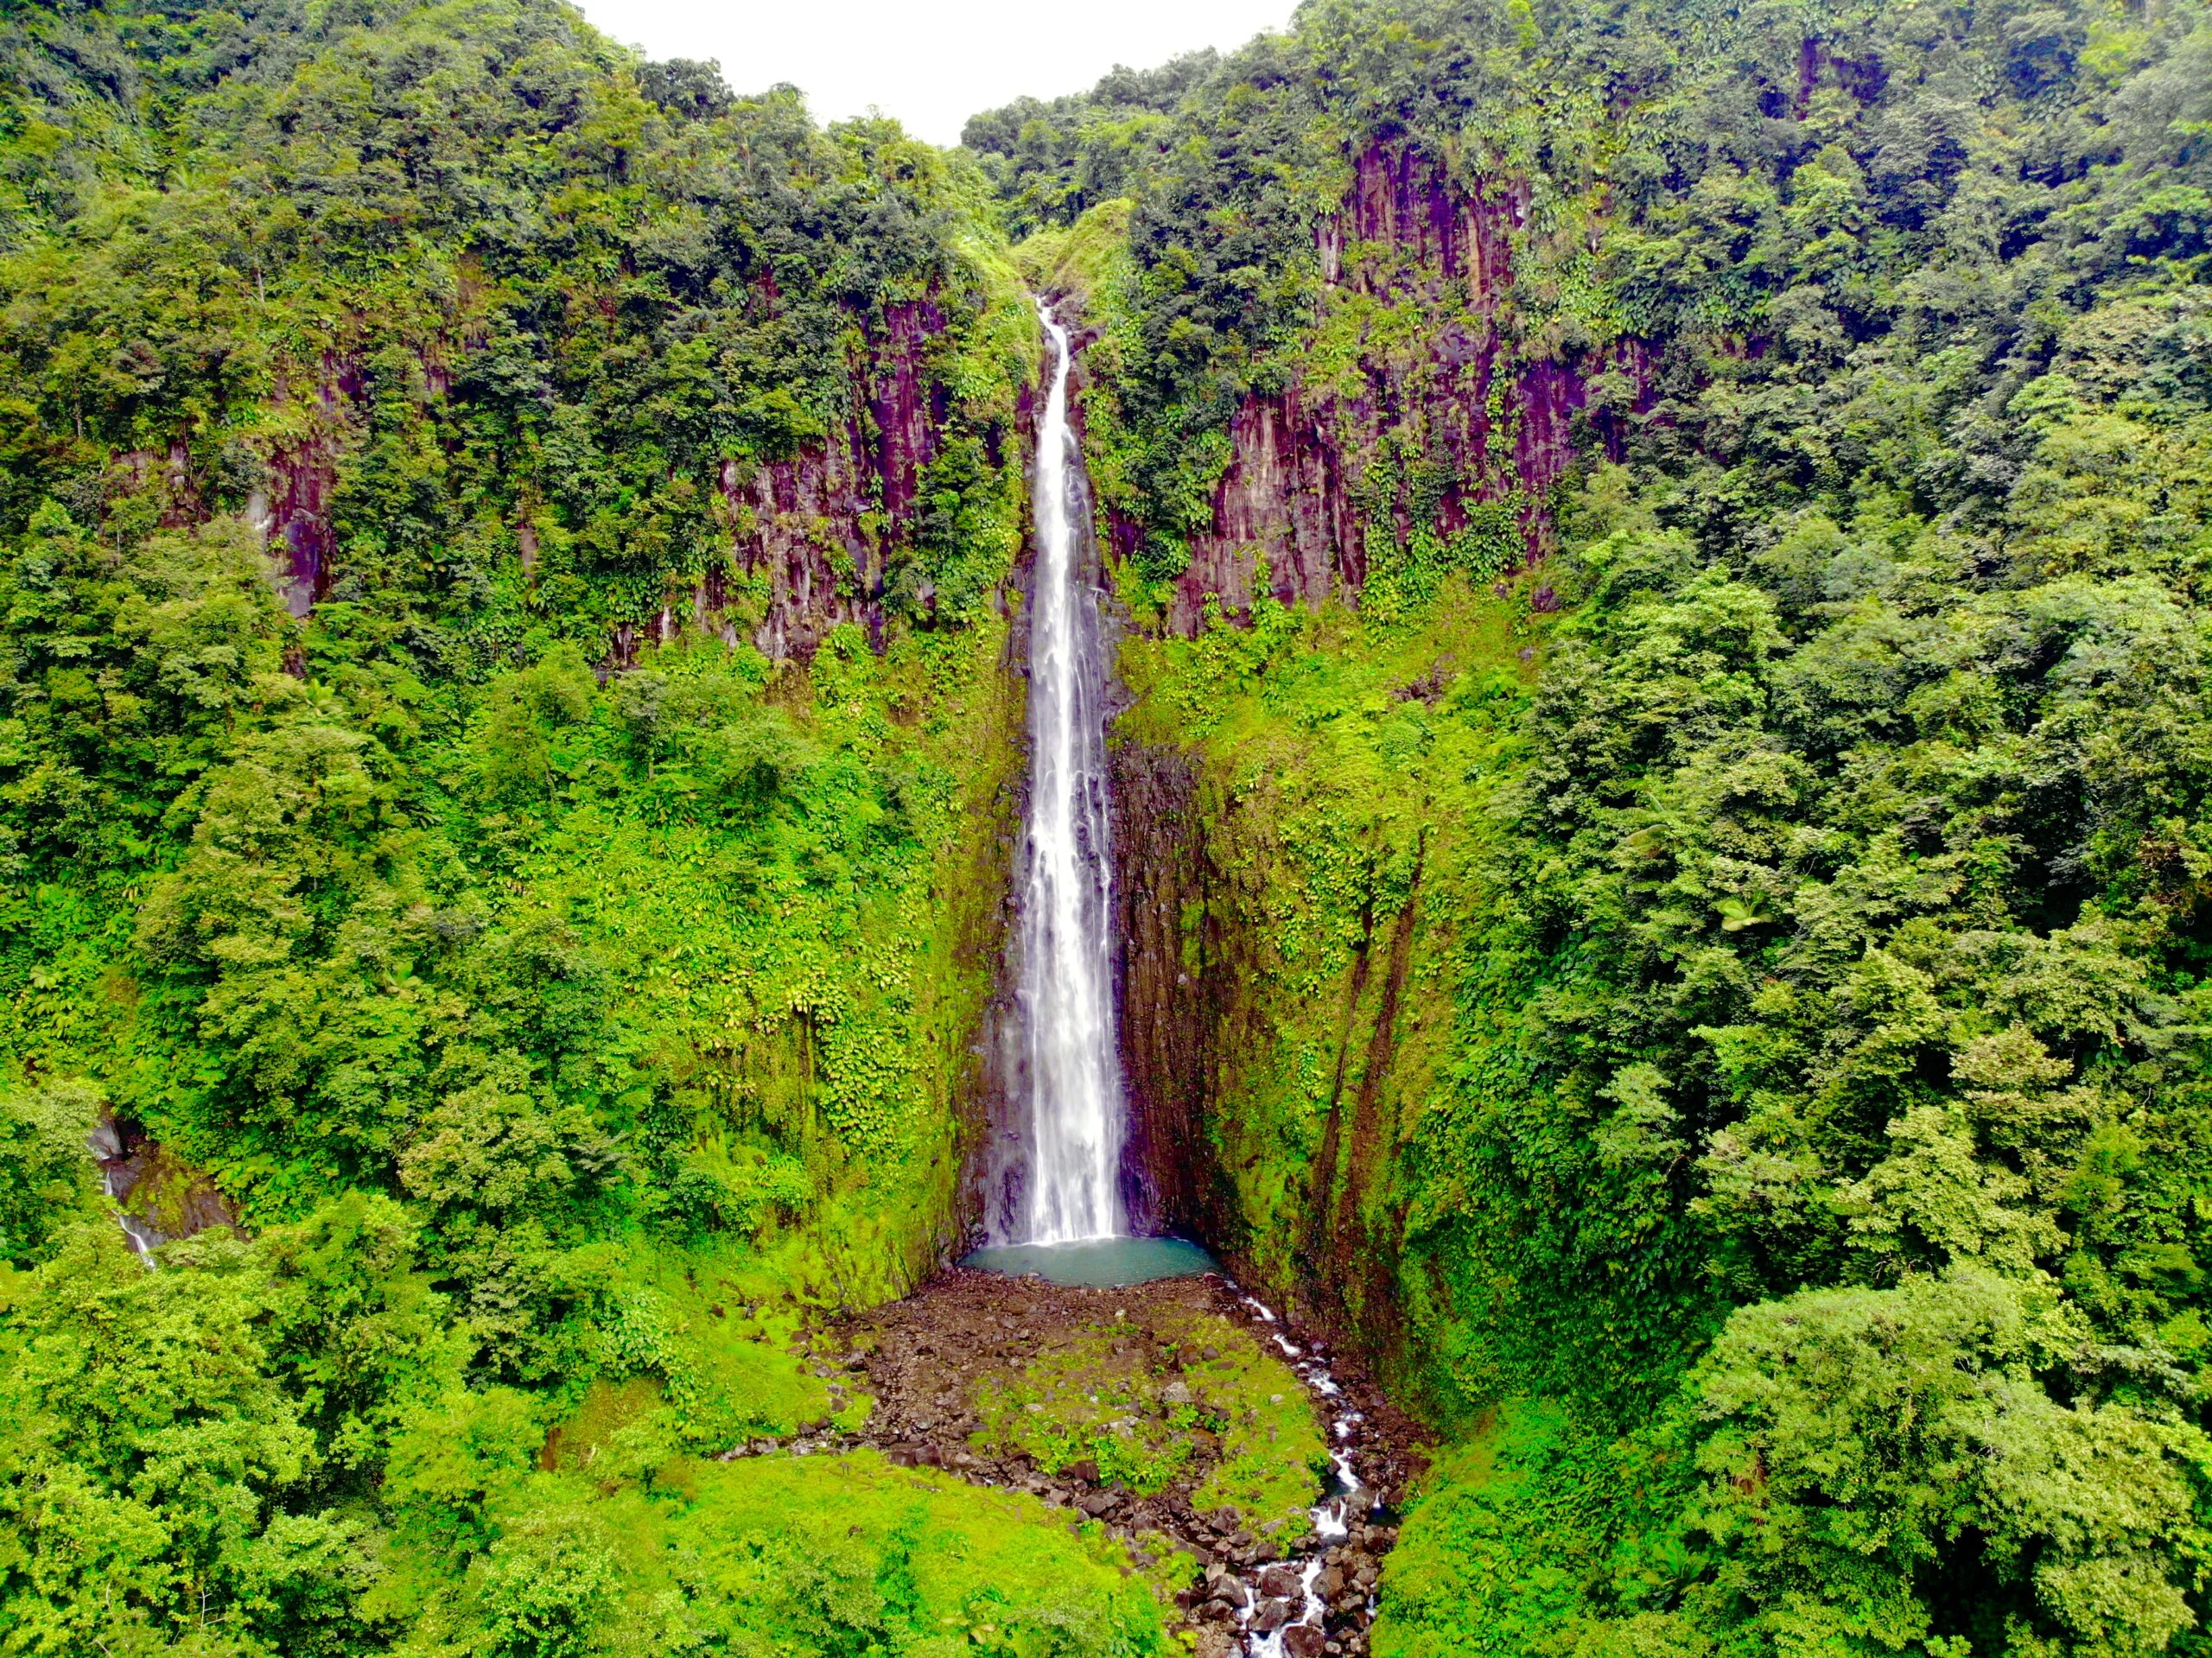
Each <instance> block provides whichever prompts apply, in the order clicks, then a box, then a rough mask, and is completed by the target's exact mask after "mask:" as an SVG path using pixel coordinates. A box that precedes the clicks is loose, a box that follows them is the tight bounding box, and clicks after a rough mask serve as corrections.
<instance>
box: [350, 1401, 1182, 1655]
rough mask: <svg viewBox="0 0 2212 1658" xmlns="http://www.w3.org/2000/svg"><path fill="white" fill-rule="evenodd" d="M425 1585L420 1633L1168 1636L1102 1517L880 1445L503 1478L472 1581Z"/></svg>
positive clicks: (1104, 1650) (741, 1641)
mask: <svg viewBox="0 0 2212 1658" xmlns="http://www.w3.org/2000/svg"><path fill="white" fill-rule="evenodd" d="M646 1414H647V1415H648V1416H649V1415H650V1413H646ZM622 1432H627V1433H628V1434H629V1435H630V1438H631V1440H632V1445H633V1446H635V1445H642V1444H645V1443H646V1442H647V1441H649V1439H650V1432H648V1431H645V1429H643V1428H642V1427H641V1425H640V1421H639V1420H638V1419H635V1418H633V1419H632V1420H631V1421H630V1422H629V1423H628V1424H627V1425H626V1427H624V1428H619V1429H616V1430H615V1433H616V1435H617V1436H618V1437H619V1436H620V1433H622ZM609 1459H610V1458H604V1457H603V1458H601V1462H602V1463H605V1462H606V1461H607V1460H609ZM617 1460H619V1458H617ZM630 1460H631V1465H632V1467H633V1468H634V1467H635V1465H636V1464H637V1461H638V1458H636V1457H635V1456H634V1455H633V1456H632V1458H631V1459H630ZM429 1586H430V1585H429V1583H428V1582H426V1581H424V1580H422V1579H415V1580H414V1581H412V1582H411V1583H409V1584H405V1585H394V1588H395V1589H397V1590H401V1591H403V1592H404V1591H406V1590H409V1589H411V1590H412V1591H415V1594H416V1595H420V1596H421V1599H420V1601H419V1602H418V1604H417V1607H416V1610H417V1611H418V1613H419V1615H420V1616H421V1617H422V1618H423V1625H422V1626H421V1629H422V1634H421V1637H420V1638H422V1639H423V1640H424V1642H425V1646H424V1648H423V1649H425V1650H429V1649H434V1648H435V1649H443V1648H439V1647H437V1646H436V1643H437V1642H441V1641H442V1642H451V1643H453V1644H454V1645H461V1644H463V1643H467V1645H469V1646H470V1647H471V1648H473V1649H475V1650H492V1651H499V1652H531V1653H540V1654H550V1653H559V1652H581V1651H584V1650H592V1651H597V1652H602V1653H608V1654H631V1653H637V1654H645V1653H656V1654H662V1653H691V1652H709V1651H711V1652H728V1653H742V1654H757V1655H761V1658H767V1655H770V1654H774V1655H779V1658H830V1655H859V1654H864V1653H865V1654H878V1655H883V1658H951V1655H954V1654H961V1655H974V1654H979V1653H980V1654H989V1655H1006V1658H1044V1655H1048V1654H1049V1655H1053V1658H1145V1655H1150V1654H1154V1653H1159V1652H1162V1651H1164V1650H1166V1649H1167V1648H1166V1640H1165V1637H1164V1636H1163V1634H1162V1627H1161V1612H1160V1604H1159V1602H1158V1601H1157V1599H1156V1598H1155V1597H1154V1591H1153V1590H1152V1588H1151V1587H1150V1585H1148V1584H1147V1582H1146V1581H1145V1579H1143V1578H1142V1577H1141V1576H1139V1575H1137V1574H1136V1573H1135V1570H1134V1568H1133V1566H1132V1564H1131V1562H1130V1560H1129V1558H1128V1554H1127V1553H1126V1551H1124V1550H1123V1549H1122V1547H1120V1545H1118V1544H1117V1543H1116V1542H1114V1541H1113V1540H1111V1539H1109V1538H1108V1537H1106V1536H1105V1535H1104V1534H1103V1532H1102V1531H1101V1530H1100V1529H1099V1528H1096V1527H1095V1526H1091V1527H1087V1528H1071V1526H1070V1525H1069V1523H1068V1522H1067V1521H1066V1519H1065V1516H1064V1515H1059V1514H1057V1513H1055V1512H1054V1511H1053V1510H1052V1509H1048V1508H1046V1505H1045V1504H1043V1503H1042V1502H1038V1501H1037V1500H1035V1499H1034V1498H1031V1497H1027V1496H1020V1495H1018V1494H1014V1493H1010V1492H1001V1491H990V1490H981V1489H978V1488H976V1487H973V1486H969V1485H966V1484H963V1483H961V1482H959V1481H957V1480H954V1479H951V1478H950V1477H944V1476H936V1475H931V1474H930V1473H928V1472H926V1471H907V1470H902V1469H896V1468H893V1467H891V1466H889V1465H888V1464H886V1463H885V1462H884V1461H883V1460H882V1459H881V1458H879V1457H877V1456H876V1455H874V1453H873V1452H859V1453H855V1454H853V1455H851V1456H846V1457H839V1458H834V1459H832V1458H826V1457H821V1458H789V1457H772V1458H747V1459H743V1460H741V1461H738V1462H734V1463H729V1464H722V1463H714V1462H698V1461H693V1460H691V1459H690V1458H674V1459H671V1460H670V1461H667V1462H664V1463H662V1464H658V1466H653V1467H651V1468H649V1469H645V1470H643V1471H640V1472H639V1475H638V1477H628V1478H624V1479H622V1480H621V1481H620V1483H615V1484H613V1487H612V1489H608V1485H607V1483H606V1482H595V1481H594V1479H593V1478H592V1477H591V1476H590V1472H589V1471H588V1469H585V1468H583V1467H581V1466H574V1467H572V1466H566V1465H564V1466H562V1467H559V1468H556V1469H555V1470H553V1471H539V1472H537V1473H536V1474H533V1475H532V1476H531V1477H530V1478H529V1479H528V1481H527V1482H526V1483H525V1484H524V1486H523V1487H522V1488H521V1489H520V1490H518V1492H517V1493H516V1494H515V1498H514V1500H513V1503H512V1507H511V1508H510V1509H508V1511H507V1512H505V1514H504V1515H502V1527H501V1535H500V1537H499V1540H498V1541H497V1542H495V1543H494V1544H493V1546H492V1547H491V1549H490V1550H489V1552H488V1553H486V1555H485V1556H484V1557H483V1558H482V1559H481V1560H480V1561H479V1562H478V1563H477V1565H476V1566H474V1567H473V1568H472V1569H471V1571H470V1572H469V1573H468V1576H467V1585H466V1592H465V1593H464V1594H462V1595H461V1596H459V1597H454V1598H450V1599H449V1600H448V1602H447V1603H446V1604H443V1605H442V1606H441V1605H439V1604H434V1600H433V1597H432V1596H431V1595H429V1594H427V1593H424V1592H423V1591H426V1590H428V1589H429ZM395 1598H397V1597H395ZM408 1598H414V1596H412V1595H410V1596H408Z"/></svg>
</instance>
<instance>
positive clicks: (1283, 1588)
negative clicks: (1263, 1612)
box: [1260, 1566, 1298, 1598]
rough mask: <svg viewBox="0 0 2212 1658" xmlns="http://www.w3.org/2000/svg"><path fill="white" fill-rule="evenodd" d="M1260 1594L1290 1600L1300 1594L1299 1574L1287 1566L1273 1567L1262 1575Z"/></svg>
mask: <svg viewBox="0 0 2212 1658" xmlns="http://www.w3.org/2000/svg"><path fill="white" fill-rule="evenodd" d="M1260 1592H1261V1593H1262V1594H1263V1595H1280V1596H1282V1597H1284V1598H1289V1597H1291V1596H1294V1595H1295V1594H1297V1593H1298V1573H1296V1572H1294V1571H1292V1570H1291V1569H1290V1568H1289V1567H1288V1566H1269V1567H1268V1569H1267V1570H1266V1571H1264V1572H1262V1573H1260Z"/></svg>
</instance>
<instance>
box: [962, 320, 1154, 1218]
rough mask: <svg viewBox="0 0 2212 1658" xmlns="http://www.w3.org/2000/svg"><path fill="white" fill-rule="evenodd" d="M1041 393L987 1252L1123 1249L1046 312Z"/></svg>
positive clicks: (1053, 334) (1096, 866) (1092, 829)
mask: <svg viewBox="0 0 2212 1658" xmlns="http://www.w3.org/2000/svg"><path fill="white" fill-rule="evenodd" d="M1038 314H1039V319H1040V320H1041V321H1042V322H1043V324H1044V327H1045V334H1046V338H1047V340H1049V341H1050V343H1051V353H1052V355H1051V372H1052V384H1051V388H1050V390H1049V391H1048V392H1047V394H1046V399H1045V408H1044V412H1043V415H1042V416H1041V418H1040V419H1039V422H1038V425H1037V472H1036V478H1035V480H1034V483H1033V491H1034V501H1035V507H1036V518H1037V557H1036V567H1035V581H1034V583H1033V589H1034V590H1033V594H1032V598H1031V601H1030V605H1031V608H1030V617H1029V816H1028V822H1027V825H1026V826H1025V831H1024V834H1023V835H1022V847H1021V851H1020V861H1019V863H1018V865H1017V867H1016V880H1017V890H1018V892H1019V893H1020V904H1021V913H1020V921H1019V925H1018V930H1017V935H1016V947H1017V949H1018V950H1019V956H1018V958H1017V967H1018V973H1017V987H1016V1001H1017V1004H1018V1005H1017V1009H1016V1013H1017V1018H1018V1020H1019V1025H1020V1029H1019V1032H1018V1041H1019V1044H1020V1068H1019V1074H1018V1076H1017V1077H1016V1078H1015V1079H1014V1081H1015V1087H1016V1089H1017V1101H1016V1103H1017V1105H1018V1107H1019V1108H1020V1111H1021V1115H1022V1122H1023V1130H1024V1132H1023V1143H1022V1147H1021V1154H1020V1160H1021V1163H1022V1166H1021V1167H1020V1170H1019V1171H1018V1173H1017V1176H1016V1182H1015V1185H1016V1191H1017V1193H1018V1195H1017V1196H1016V1197H1015V1200H1014V1203H1013V1204H1010V1205H1009V1206H1008V1212H1007V1213H1005V1214H1002V1215H999V1216H995V1217H993V1220H992V1229H993V1233H994V1242H1000V1243H1066V1242H1075V1241H1077V1240H1079V1239H1084V1238H1109V1237H1116V1236H1120V1235H1121V1234H1122V1229H1123V1225H1124V1221H1123V1215H1122V1197H1121V1190H1120V1187H1121V1169H1122V1141H1123V1139H1124V1136H1125V1133H1126V1128H1125V1125H1124V1121H1123V1113H1122V1073H1121V1063H1120V1060H1119V1058H1117V1056H1116V1051H1115V1029H1114V988H1113V958H1112V937H1111V933H1112V915H1113V905H1112V901H1111V899H1112V894H1111V893H1110V891H1109V884H1110V882H1111V880H1112V875H1111V873H1110V872H1111V863H1110V852H1111V848H1110V842H1109V836H1108V818H1107V803H1106V709H1105V687H1106V664H1105V645H1104V630H1103V627H1102V626H1101V624H1100V614H1099V594H1098V590H1097V588H1096V586H1094V585H1093V584H1092V582H1091V581H1090V572H1091V569H1092V566H1093V561H1092V559H1091V558H1090V553H1091V550H1092V549H1091V530H1090V498H1089V493H1088V491H1087V489H1086V487H1085V485H1084V474H1083V467H1082V464H1081V457H1080V456H1079V455H1078V454H1077V449H1076V441H1075V435H1074V434H1073V432H1072V431H1071V430H1070V429H1069V426H1068V365H1069V364H1068V359H1069V355H1070V351H1069V342H1068V333H1067V330H1066V329H1065V328H1064V327H1061V326H1060V325H1059V323H1058V322H1057V321H1054V320H1053V317H1052V312H1051V311H1050V309H1049V308H1046V306H1045V305H1044V304H1043V303H1042V302H1039V305H1038Z"/></svg>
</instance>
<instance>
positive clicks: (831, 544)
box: [663, 301, 950, 660]
mask: <svg viewBox="0 0 2212 1658" xmlns="http://www.w3.org/2000/svg"><path fill="white" fill-rule="evenodd" d="M944 327H945V318H944V312H943V311H942V310H941V309H940V308H939V307H938V305H937V304H936V303H935V302H931V301H918V302H910V303H906V304H901V305H894V306H891V307H887V308H886V313H885V316H884V319H883V321H882V323H881V325H880V327H872V328H870V329H869V330H868V348H867V358H866V361H865V363H864V364H863V365H861V366H860V368H859V369H857V370H856V372H855V375H854V382H855V383H854V386H853V396H852V399H851V404H852V408H853V410H854V413H853V414H852V415H851V416H849V418H848V419H847V420H846V421H845V422H843V423H842V425H841V426H840V427H839V428H838V429H836V431H834V432H832V433H831V435H829V438H828V439H827V440H825V441H823V442H821V443H819V444H816V445H814V446H812V447H811V448H806V449H804V450H802V451H800V452H799V453H798V454H795V455H792V456H791V457H789V458H788V459H785V460H781V461H753V462H741V461H724V462H723V463H722V471H721V491H722V499H723V500H724V502H725V503H726V504H727V505H728V510H729V518H730V523H731V524H732V527H733V530H734V535H733V544H734V564H735V567H736V569H738V570H739V571H741V573H743V574H744V575H748V576H753V577H756V578H761V579H764V580H765V581H766V586H767V599H766V609H765V612H764V613H763V614H762V615H761V617H760V620H759V621H758V622H757V623H756V624H755V625H754V626H753V643H754V644H755V645H758V646H759V647H760V650H761V651H763V652H765V653H766V655H768V656H770V657H775V658H777V659H779V660H780V659H783V658H785V657H802V658H804V657H809V656H811V655H812V654H813V651H814V648H815V646H816V645H818V644H820V642H821V640H822V638H823V635H824V634H826V633H827V632H829V630H830V629H831V628H833V627H836V626H839V625H840V624H842V623H845V622H857V623H859V624H860V625H861V626H864V627H865V628H867V629H868V637H869V638H870V639H871V640H872V641H874V643H875V644H876V645H878V646H880V645H881V644H882V642H883V591H884V575H885V562H886V557H887V554H888V553H889V552H890V551H891V550H893V549H894V548H895V547H898V546H900V545H903V544H906V543H911V541H912V537H913V533H914V504H915V501H916V499H917V498H918V495H919V493H920V489H921V474H922V469H923V468H924V467H926V466H927V465H928V464H929V463H930V461H932V460H933V459H935V458H936V456H937V454H938V450H939V449H940V448H942V447H943V437H944V424H945V412H946V409H947V406H948V404H949V402H950V399H949V397H948V396H947V394H946V391H945V388H944V387H943V386H942V385H940V384H938V383H937V382H936V381H935V380H934V379H933V378H931V374H930V372H929V366H928V364H927V361H926V357H927V353H928V350H929V346H930V344H931V340H933V339H934V338H935V337H936V336H937V335H938V334H943V333H944ZM725 602H726V600H725V598H724V588H723V585H722V583H721V582H720V581H718V580H716V579H715V577H714V576H712V575H710V576H709V577H707V578H704V579H702V581H701V582H700V583H699V585H698V587H697V588H696V590H695V592H694V594H693V600H692V603H693V609H694V613H695V614H696V617H697V618H698V619H699V620H700V621H701V622H702V623H705V624H708V625H710V626H711V625H714V620H713V619H714V618H715V617H716V616H717V614H718V613H720V611H721V609H722V607H723V605H724V603H725ZM671 615H672V613H666V612H664V621H663V626H664V629H666V628H668V627H669V626H671V621H670V620H669V618H670V617H671ZM731 631H732V632H734V628H733V629H732V630H731Z"/></svg>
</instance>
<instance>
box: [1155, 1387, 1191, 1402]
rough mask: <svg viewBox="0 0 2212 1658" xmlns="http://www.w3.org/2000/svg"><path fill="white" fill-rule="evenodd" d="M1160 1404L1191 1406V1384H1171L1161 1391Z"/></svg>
mask: <svg viewBox="0 0 2212 1658" xmlns="http://www.w3.org/2000/svg"><path fill="white" fill-rule="evenodd" d="M1190 1402H1191V1384H1190V1383H1189V1382H1169V1383H1168V1384H1167V1385H1166V1387H1164V1388H1161V1389H1160V1403H1161V1404H1163V1405H1187V1404H1189V1403H1190Z"/></svg>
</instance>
